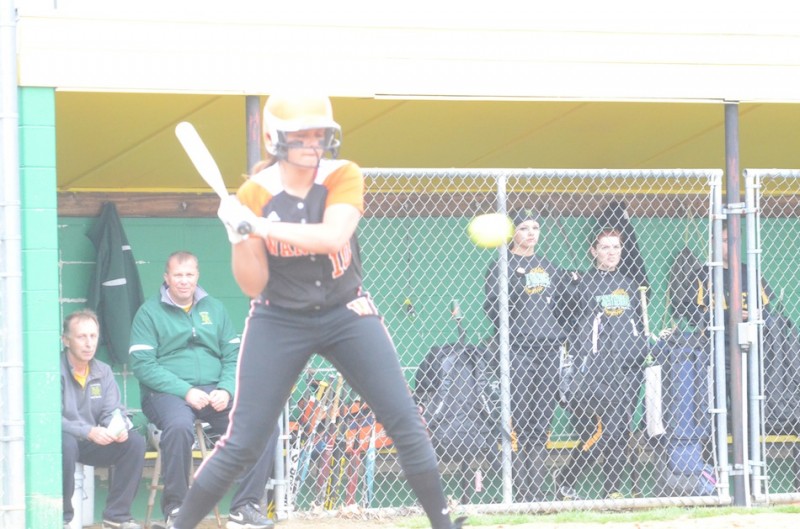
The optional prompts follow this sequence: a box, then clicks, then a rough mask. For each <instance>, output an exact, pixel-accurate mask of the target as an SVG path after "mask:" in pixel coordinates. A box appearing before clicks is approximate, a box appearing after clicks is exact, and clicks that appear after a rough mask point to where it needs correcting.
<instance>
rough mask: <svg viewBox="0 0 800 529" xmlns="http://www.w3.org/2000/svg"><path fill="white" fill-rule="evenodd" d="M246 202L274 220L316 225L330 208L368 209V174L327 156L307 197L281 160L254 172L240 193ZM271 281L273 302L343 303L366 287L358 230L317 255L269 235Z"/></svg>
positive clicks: (305, 306) (266, 294) (290, 305)
mask: <svg viewBox="0 0 800 529" xmlns="http://www.w3.org/2000/svg"><path fill="white" fill-rule="evenodd" d="M237 196H238V198H239V200H240V201H241V202H242V204H244V205H246V206H247V207H249V208H250V209H251V210H252V211H254V212H255V213H256V214H258V215H261V216H262V217H265V218H268V219H270V220H271V221H273V222H295V223H301V224H315V223H320V222H322V218H323V215H324V214H325V208H326V207H327V206H329V205H332V204H351V205H353V206H354V207H355V208H357V209H358V210H359V211H360V212H363V211H364V177H363V175H362V173H361V169H360V168H359V167H358V166H357V165H356V164H354V163H353V162H349V161H347V160H322V161H321V162H320V165H319V169H318V171H317V176H316V178H315V180H314V184H313V185H312V187H311V189H310V190H309V192H308V194H307V195H306V196H305V197H304V198H299V197H297V196H294V195H290V194H289V193H287V192H286V190H285V189H284V187H283V183H282V182H281V176H280V171H279V167H278V165H277V164H274V165H271V166H270V167H267V168H266V169H264V170H263V171H261V172H259V173H257V174H255V175H253V176H252V177H251V178H250V179H249V180H248V181H247V182H245V183H244V184H243V185H242V186H241V187H240V188H239V191H238V193H237ZM265 244H266V249H267V258H268V263H269V281H268V282H267V286H266V287H265V289H264V291H263V292H262V293H261V297H262V298H263V299H264V301H265V302H267V303H269V304H270V305H275V306H279V307H282V308H286V309H291V310H302V311H315V310H322V309H326V308H330V307H334V306H339V305H343V304H345V303H347V302H349V301H351V300H352V299H354V298H355V297H356V296H357V295H359V293H360V290H361V281H362V272H361V256H360V254H359V247H358V241H357V238H356V234H355V233H354V234H353V236H352V237H351V238H350V241H349V242H348V243H347V244H345V246H344V247H343V248H341V249H340V250H339V251H338V252H334V253H331V254H327V255H324V254H312V253H309V252H308V251H306V250H303V249H301V248H297V247H296V246H293V245H290V244H285V243H282V242H277V241H273V240H271V239H269V238H267V240H266V242H265Z"/></svg>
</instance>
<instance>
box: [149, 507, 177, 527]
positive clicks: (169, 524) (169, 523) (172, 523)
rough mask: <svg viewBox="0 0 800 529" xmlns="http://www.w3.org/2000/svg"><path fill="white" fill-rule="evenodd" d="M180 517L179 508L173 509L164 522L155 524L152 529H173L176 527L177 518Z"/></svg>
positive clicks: (151, 525)
mask: <svg viewBox="0 0 800 529" xmlns="http://www.w3.org/2000/svg"><path fill="white" fill-rule="evenodd" d="M177 517H178V507H176V508H174V509H172V510H171V511H170V513H169V515H167V519H166V520H164V521H163V522H153V523H152V524H150V529H172V528H173V527H174V526H175V518H177Z"/></svg>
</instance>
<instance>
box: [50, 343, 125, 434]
mask: <svg viewBox="0 0 800 529" xmlns="http://www.w3.org/2000/svg"><path fill="white" fill-rule="evenodd" d="M117 408H119V409H120V410H121V411H122V415H123V416H125V415H126V411H125V408H124V407H123V406H122V401H121V399H120V393H119V386H117V381H116V380H114V375H113V373H112V372H111V368H110V367H109V366H108V364H106V363H105V362H101V361H100V360H95V359H92V360H91V361H90V362H89V376H88V377H87V379H86V385H85V386H84V387H81V385H80V384H78V381H77V380H75V377H74V376H73V374H72V366H71V365H70V363H69V361H68V360H67V355H66V353H62V354H61V431H62V432H64V433H68V434H70V435H73V436H74V437H77V438H78V439H84V440H85V439H87V436H88V435H89V432H90V431H91V430H92V428H93V427H94V426H108V423H109V422H111V415H112V413H114V410H115V409H117Z"/></svg>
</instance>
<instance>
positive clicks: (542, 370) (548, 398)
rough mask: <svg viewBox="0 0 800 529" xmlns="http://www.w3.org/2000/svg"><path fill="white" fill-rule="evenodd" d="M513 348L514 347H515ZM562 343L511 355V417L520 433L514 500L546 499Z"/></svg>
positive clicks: (518, 433)
mask: <svg viewBox="0 0 800 529" xmlns="http://www.w3.org/2000/svg"><path fill="white" fill-rule="evenodd" d="M512 347H513V346H512ZM560 351H561V346H560V345H549V346H543V347H539V348H537V349H535V350H532V349H530V348H528V349H527V350H526V351H525V354H523V353H522V351H520V350H519V349H517V351H515V352H514V353H513V354H512V356H511V414H512V415H511V417H512V424H513V427H514V432H515V433H516V435H517V440H518V448H517V452H516V453H515V454H514V459H513V468H514V501H516V502H534V501H544V499H545V498H544V496H543V493H542V485H543V483H544V480H545V476H546V473H547V464H546V463H547V461H546V460H547V446H546V443H547V435H548V431H549V429H550V422H551V421H552V419H553V410H554V409H555V404H556V392H557V391H558V360H559V359H558V355H559V353H560Z"/></svg>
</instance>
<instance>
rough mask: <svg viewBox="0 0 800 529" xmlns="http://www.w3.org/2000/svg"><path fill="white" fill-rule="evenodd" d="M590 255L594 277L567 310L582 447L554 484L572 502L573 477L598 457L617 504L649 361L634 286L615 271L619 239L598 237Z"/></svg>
mask: <svg viewBox="0 0 800 529" xmlns="http://www.w3.org/2000/svg"><path fill="white" fill-rule="evenodd" d="M590 251H591V254H592V256H593V257H594V269H592V270H590V271H589V272H587V273H586V274H584V275H583V277H582V278H581V279H580V281H579V282H578V283H577V284H576V285H575V288H574V289H572V296H571V302H570V303H569V305H570V307H571V308H572V309H573V311H574V312H573V318H572V322H573V328H572V335H571V337H570V339H569V342H570V351H571V353H572V354H573V356H575V358H576V361H575V364H576V367H577V373H578V374H577V375H576V386H575V388H574V391H573V394H572V397H571V399H570V401H569V404H568V408H569V410H570V412H572V416H573V421H574V424H575V426H576V430H577V431H578V432H579V433H580V435H581V439H580V444H579V446H578V447H577V448H576V449H575V450H573V452H572V454H571V455H570V459H569V460H568V461H567V463H566V464H565V465H564V466H563V467H562V468H561V470H560V472H559V475H558V477H557V482H558V483H559V484H560V488H559V494H560V496H561V497H562V499H574V498H575V497H576V494H575V491H574V486H575V483H576V481H577V478H578V474H579V473H580V472H581V471H582V470H583V469H585V468H587V467H589V466H590V465H592V464H593V463H594V462H595V460H596V459H597V458H598V457H599V456H600V455H602V456H603V465H602V468H603V472H604V474H605V482H604V484H603V490H604V493H605V496H606V497H608V498H618V497H621V493H620V488H621V485H622V475H623V471H624V470H625V468H624V467H625V466H626V462H627V458H626V457H625V454H626V450H625V448H626V445H627V438H628V429H629V424H630V420H631V415H632V412H633V408H634V406H635V404H636V396H637V392H638V390H639V388H640V387H641V383H642V379H643V378H642V369H643V364H644V361H645V359H646V357H647V353H648V342H647V337H646V336H645V334H644V329H643V326H642V321H641V312H640V307H639V298H638V296H637V295H636V294H637V290H638V285H635V284H634V283H633V281H632V280H631V279H630V278H629V277H628V276H626V275H624V274H622V273H621V272H619V270H617V266H618V265H619V262H620V260H621V258H622V236H621V235H620V233H619V232H618V231H617V230H615V229H604V230H602V231H601V232H600V234H598V235H597V237H596V238H595V240H594V242H593V243H592V245H591V248H590Z"/></svg>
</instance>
